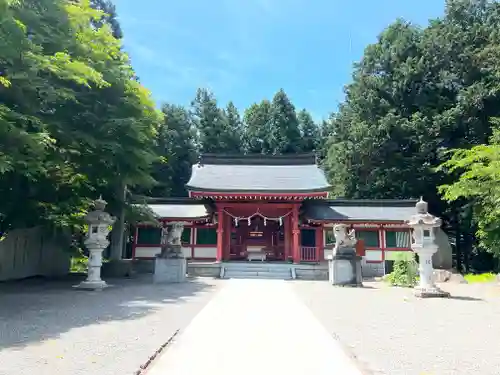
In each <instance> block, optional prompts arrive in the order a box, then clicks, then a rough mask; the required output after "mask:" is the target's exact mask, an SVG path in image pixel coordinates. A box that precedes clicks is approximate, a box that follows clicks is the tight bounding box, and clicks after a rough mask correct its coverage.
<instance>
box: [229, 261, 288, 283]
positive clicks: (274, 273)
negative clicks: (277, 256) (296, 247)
mask: <svg viewBox="0 0 500 375" xmlns="http://www.w3.org/2000/svg"><path fill="white" fill-rule="evenodd" d="M220 276H221V278H223V279H278V280H291V279H294V278H295V277H294V276H295V272H294V269H293V268H292V266H291V265H290V264H288V263H271V262H259V261H252V262H228V263H223V264H222V268H221V275H220Z"/></svg>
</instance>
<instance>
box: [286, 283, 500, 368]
mask: <svg viewBox="0 0 500 375" xmlns="http://www.w3.org/2000/svg"><path fill="white" fill-rule="evenodd" d="M442 288H443V289H445V290H447V291H449V292H451V293H452V296H453V297H454V298H450V299H424V300H421V299H416V298H415V297H413V295H412V292H411V290H409V289H403V288H390V287H388V286H385V285H383V284H380V283H365V288H359V289H357V288H352V289H351V288H336V287H333V286H331V285H329V284H328V283H326V282H296V283H294V289H295V290H296V292H297V293H298V294H299V295H300V297H301V298H302V300H303V301H304V302H305V303H306V305H307V306H309V308H311V309H312V311H313V313H314V314H315V315H316V316H317V317H318V319H319V320H320V321H321V322H322V323H323V325H324V326H325V327H326V328H327V329H328V330H329V331H330V332H331V333H332V334H334V335H335V336H337V337H338V338H339V339H340V341H341V342H342V343H343V344H344V345H345V346H346V347H347V348H348V350H349V351H350V352H351V354H353V355H355V356H356V357H357V358H358V360H359V361H360V362H361V363H363V364H364V365H365V367H367V368H369V369H370V370H371V371H369V372H368V373H372V374H377V375H378V374H387V375H423V374H427V375H470V374H481V375H498V374H500V355H499V353H500V286H498V285H484V284H483V285H478V284H476V285H464V284H451V283H450V284H443V285H442Z"/></svg>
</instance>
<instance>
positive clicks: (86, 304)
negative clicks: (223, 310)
mask: <svg viewBox="0 0 500 375" xmlns="http://www.w3.org/2000/svg"><path fill="white" fill-rule="evenodd" d="M73 284H76V282H74V281H73V282H71V281H70V280H66V281H59V282H47V281H40V280H30V281H25V282H18V283H7V284H0V375H25V374H26V375H28V374H29V375H54V374H60V375H67V374H68V375H69V374H71V375H90V374H92V375H95V374H99V375H127V374H132V373H133V372H134V371H136V370H138V369H139V367H140V365H142V364H143V363H145V362H146V361H147V360H148V358H149V357H150V356H151V355H152V354H153V353H154V352H155V351H156V350H157V349H159V347H160V346H161V345H163V344H164V343H165V342H166V341H167V340H168V339H169V338H170V337H171V336H172V335H173V334H174V332H175V331H176V330H177V329H182V328H184V327H186V326H187V325H188V323H189V322H190V321H191V319H192V318H193V317H194V316H195V315H196V314H197V313H198V312H199V311H200V310H201V309H202V308H203V307H204V306H205V305H206V303H207V302H208V301H209V300H210V299H211V298H212V296H213V295H214V293H215V292H216V291H217V290H219V289H220V287H221V285H222V284H223V281H217V280H212V279H196V280H191V281H190V282H188V283H185V284H177V285H155V284H152V283H151V279H150V278H138V279H131V280H117V281H111V284H114V287H113V288H109V289H106V290H104V291H102V292H85V291H79V290H72V288H71V285H73Z"/></svg>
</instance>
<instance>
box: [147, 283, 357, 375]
mask: <svg viewBox="0 0 500 375" xmlns="http://www.w3.org/2000/svg"><path fill="white" fill-rule="evenodd" d="M197 374H200V375H201V374H207V375H216V374H217V375H233V374H238V375H256V374H259V375H276V374H287V375H303V374H311V375H313V374H314V375H332V374H339V375H362V374H361V372H360V371H359V369H358V368H357V366H356V365H355V364H354V362H353V361H352V359H351V358H349V357H348V356H347V355H346V354H345V353H344V351H343V349H342V347H341V346H340V345H339V343H338V342H337V341H336V340H335V339H334V338H333V337H332V336H331V335H330V334H328V332H327V331H326V330H325V328H324V327H323V326H322V325H321V324H320V323H319V321H318V320H317V318H315V317H314V315H313V314H312V313H311V311H310V310H309V309H308V308H307V307H306V306H305V305H304V304H303V303H302V302H301V301H300V300H299V298H297V295H296V294H295V293H294V292H293V289H292V283H290V282H286V281H284V280H255V279H254V280H251V279H250V280H237V279H232V280H229V281H228V284H227V285H226V287H225V288H224V289H223V290H222V291H221V292H220V293H219V294H217V295H216V296H215V298H214V299H213V300H212V301H211V302H210V303H209V304H208V305H207V306H206V307H205V308H204V309H203V310H202V311H201V312H200V313H199V314H198V315H197V316H196V318H194V320H193V321H192V323H191V324H190V325H189V326H188V327H187V328H186V329H185V330H184V332H181V333H180V335H179V336H178V337H176V340H175V341H174V342H173V343H172V345H171V346H169V347H168V348H167V349H166V350H165V352H164V353H163V354H162V355H161V356H160V357H159V358H158V360H156V361H155V362H154V363H153V365H152V367H151V369H150V370H149V371H148V372H147V375H197Z"/></svg>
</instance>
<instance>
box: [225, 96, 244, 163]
mask: <svg viewBox="0 0 500 375" xmlns="http://www.w3.org/2000/svg"><path fill="white" fill-rule="evenodd" d="M224 116H225V118H226V121H227V127H228V132H227V134H226V136H227V140H226V144H227V147H228V149H229V150H233V151H232V152H234V153H238V152H244V149H243V146H244V129H243V122H242V121H241V116H240V113H239V111H238V108H236V106H235V105H234V103H233V102H229V103H228V104H227V106H226V109H225V110H224Z"/></svg>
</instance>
